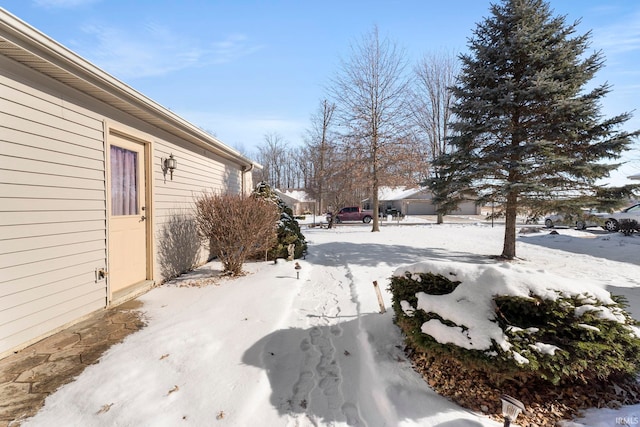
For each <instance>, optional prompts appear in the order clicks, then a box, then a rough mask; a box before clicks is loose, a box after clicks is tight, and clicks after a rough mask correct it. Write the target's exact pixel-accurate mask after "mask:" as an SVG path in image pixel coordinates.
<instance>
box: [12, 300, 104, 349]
mask: <svg viewBox="0 0 640 427" xmlns="http://www.w3.org/2000/svg"><path fill="white" fill-rule="evenodd" d="M104 306H105V297H104V290H95V291H93V292H91V293H89V294H85V295H80V296H75V298H73V299H70V300H67V301H65V304H64V305H53V306H50V307H49V308H47V309H46V310H42V311H38V312H31V313H29V314H28V315H27V316H25V317H22V318H20V319H14V320H13V321H12V322H11V323H9V324H7V325H6V327H5V326H1V327H0V348H2V349H11V348H14V347H17V346H20V345H22V344H24V343H25V342H28V341H31V340H33V339H34V338H37V337H39V336H42V335H44V334H46V333H48V332H50V331H51V330H52V328H56V327H59V326H62V325H65V324H67V323H70V322H73V321H76V320H77V319H79V318H81V317H82V316H86V315H87V314H89V313H91V312H93V311H96V310H99V309H100V308H102V307H104ZM56 325H57V326H56Z"/></svg>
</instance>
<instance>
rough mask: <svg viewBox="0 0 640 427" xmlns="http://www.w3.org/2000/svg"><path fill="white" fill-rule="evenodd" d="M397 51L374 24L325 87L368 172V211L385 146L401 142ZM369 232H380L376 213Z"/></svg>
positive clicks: (403, 88)
mask: <svg viewBox="0 0 640 427" xmlns="http://www.w3.org/2000/svg"><path fill="white" fill-rule="evenodd" d="M405 68H406V62H405V59H404V55H403V52H402V51H401V50H400V49H398V48H397V46H396V45H395V44H394V43H392V42H390V41H389V40H388V39H383V40H381V39H380V37H379V35H378V28H377V27H374V28H373V30H372V31H371V33H369V34H367V35H366V36H364V37H363V38H362V39H361V40H360V41H359V42H358V43H356V44H355V45H352V47H351V57H350V58H349V60H348V61H342V62H341V66H340V69H339V72H338V74H337V76H336V77H335V78H334V79H333V81H332V84H331V87H330V89H329V90H330V92H331V94H332V95H333V97H334V98H335V100H336V104H337V113H338V116H339V119H340V124H341V125H342V126H344V129H345V133H346V134H347V136H348V138H345V139H344V141H345V142H346V143H348V144H349V145H350V146H351V148H359V149H360V150H362V152H363V156H362V157H364V159H365V161H366V168H367V169H368V174H369V176H370V180H369V184H370V185H369V187H370V192H371V196H372V201H373V203H372V205H373V210H374V212H377V211H378V205H379V203H378V188H379V185H380V172H381V167H382V159H383V156H384V155H385V147H386V146H387V145H389V144H398V143H400V142H401V138H402V136H403V135H402V134H403V132H405V131H406V126H405V124H406V115H405V107H406V102H405V101H406V93H407V89H408V80H407V79H406V76H405ZM371 231H380V224H379V220H378V215H374V217H373V227H372V230H371Z"/></svg>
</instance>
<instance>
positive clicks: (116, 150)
mask: <svg viewBox="0 0 640 427" xmlns="http://www.w3.org/2000/svg"><path fill="white" fill-rule="evenodd" d="M111 215H138V153H136V152H135V151H131V150H127V149H125V148H120V147H116V146H114V145H112V146H111Z"/></svg>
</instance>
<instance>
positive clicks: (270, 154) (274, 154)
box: [254, 133, 288, 188]
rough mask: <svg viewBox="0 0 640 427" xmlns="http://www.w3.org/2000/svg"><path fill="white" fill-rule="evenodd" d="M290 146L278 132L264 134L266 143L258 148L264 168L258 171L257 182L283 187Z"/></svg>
mask: <svg viewBox="0 0 640 427" xmlns="http://www.w3.org/2000/svg"><path fill="white" fill-rule="evenodd" d="M287 155H288V146H287V142H286V141H285V140H284V138H283V137H282V136H281V135H280V134H278V133H269V134H266V135H265V136H264V145H263V146H261V147H259V148H258V162H259V163H260V164H262V167H263V169H262V170H261V171H260V170H258V171H256V175H257V176H254V181H255V182H261V181H265V182H268V183H269V184H270V185H271V186H272V187H273V188H280V187H283V183H284V177H285V166H286V164H287Z"/></svg>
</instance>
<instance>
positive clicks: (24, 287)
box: [0, 259, 106, 297]
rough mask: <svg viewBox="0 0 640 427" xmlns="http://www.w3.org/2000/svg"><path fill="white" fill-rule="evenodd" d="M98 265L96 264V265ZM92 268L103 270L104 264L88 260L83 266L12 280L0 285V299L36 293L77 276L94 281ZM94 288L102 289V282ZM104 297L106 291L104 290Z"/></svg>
mask: <svg viewBox="0 0 640 427" xmlns="http://www.w3.org/2000/svg"><path fill="white" fill-rule="evenodd" d="M96 263H98V264H96ZM94 266H95V267H98V268H104V266H105V265H104V264H102V265H100V264H99V260H97V259H90V260H89V261H87V262H85V263H83V264H76V265H74V266H72V267H66V268H63V269H60V270H51V271H47V272H46V273H39V274H36V275H34V276H27V277H23V278H20V279H16V280H12V281H11V282H7V283H3V284H1V285H0V291H2V292H1V293H0V297H8V296H10V295H16V294H19V293H20V292H26V291H28V290H34V291H38V290H39V289H40V288H45V287H47V286H51V285H52V284H55V283H58V282H64V281H65V280H67V279H69V278H74V277H78V276H84V277H85V278H86V279H85V281H90V280H94V279H95V270H94ZM95 286H101V287H102V288H104V280H103V281H101V282H97V283H96V285H95ZM105 295H106V290H105Z"/></svg>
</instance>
